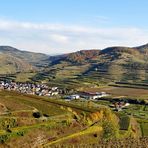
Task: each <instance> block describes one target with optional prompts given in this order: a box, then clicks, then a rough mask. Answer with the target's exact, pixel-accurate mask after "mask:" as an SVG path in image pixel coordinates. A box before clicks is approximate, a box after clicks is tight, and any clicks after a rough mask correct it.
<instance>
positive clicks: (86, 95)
mask: <svg viewBox="0 0 148 148" xmlns="http://www.w3.org/2000/svg"><path fill="white" fill-rule="evenodd" d="M106 96H109V94H107V93H106V92H79V93H78V94H73V95H69V96H66V97H65V99H67V100H74V99H80V98H82V99H86V100H97V99H99V98H102V97H106Z"/></svg>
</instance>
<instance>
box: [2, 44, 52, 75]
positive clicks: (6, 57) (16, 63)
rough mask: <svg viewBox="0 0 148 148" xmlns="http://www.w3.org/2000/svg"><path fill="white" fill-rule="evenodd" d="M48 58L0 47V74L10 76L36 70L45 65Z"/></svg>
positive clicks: (43, 55) (38, 54) (39, 54)
mask: <svg viewBox="0 0 148 148" xmlns="http://www.w3.org/2000/svg"><path fill="white" fill-rule="evenodd" d="M48 57H49V56H47V55H45V54H41V53H33V52H28V51H22V50H18V49H16V48H13V47H10V46H0V61H1V62H0V74H11V73H16V72H22V71H29V70H33V69H37V68H38V67H41V66H44V65H46V62H45V60H46V59H47V58H48Z"/></svg>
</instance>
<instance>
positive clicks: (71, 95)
mask: <svg viewBox="0 0 148 148" xmlns="http://www.w3.org/2000/svg"><path fill="white" fill-rule="evenodd" d="M0 90H7V91H16V92H19V93H23V94H28V95H37V96H47V97H49V98H50V97H52V98H63V99H64V100H65V101H73V100H84V101H85V100H92V101H99V99H101V98H103V97H108V96H110V95H111V94H108V93H106V92H86V91H83V92H70V91H65V89H63V88H58V87H55V86H54V87H49V86H48V85H47V84H34V83H19V82H5V81H0ZM127 106H129V103H125V102H115V103H113V104H110V105H109V107H110V108H112V109H113V110H115V111H122V108H124V107H127Z"/></svg>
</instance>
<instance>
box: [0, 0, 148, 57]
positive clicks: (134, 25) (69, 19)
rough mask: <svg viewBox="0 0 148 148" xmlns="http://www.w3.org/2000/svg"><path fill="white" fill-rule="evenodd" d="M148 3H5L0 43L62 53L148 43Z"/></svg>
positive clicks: (1, 2) (0, 5) (1, 3)
mask: <svg viewBox="0 0 148 148" xmlns="http://www.w3.org/2000/svg"><path fill="white" fill-rule="evenodd" d="M147 6H148V0H0V45H9V46H13V47H16V48H18V49H21V50H28V51H33V52H42V53H46V54H51V55H53V54H60V53H69V52H75V51H78V50H84V49H104V48H106V47H109V46H129V47H133V46H139V45H143V44H146V43H148V19H147V14H148V9H147Z"/></svg>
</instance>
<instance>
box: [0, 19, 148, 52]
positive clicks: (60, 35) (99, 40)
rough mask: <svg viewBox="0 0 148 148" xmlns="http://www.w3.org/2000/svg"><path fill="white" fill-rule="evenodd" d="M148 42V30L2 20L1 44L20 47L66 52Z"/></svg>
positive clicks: (37, 50) (38, 50) (41, 50)
mask: <svg viewBox="0 0 148 148" xmlns="http://www.w3.org/2000/svg"><path fill="white" fill-rule="evenodd" d="M147 42H148V30H145V29H140V28H135V27H129V28H128V27H126V28H123V27H122V28H111V27H110V28H99V27H98V28H94V27H86V26H77V25H64V24H49V23H31V22H18V21H8V20H0V44H1V45H10V46H14V47H17V48H20V49H25V50H30V51H35V52H43V53H49V54H53V53H65V52H72V51H77V50H81V49H92V48H97V49H102V48H105V47H108V46H115V45H120V46H121V45H123V46H137V45H140V44H145V43H147Z"/></svg>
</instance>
